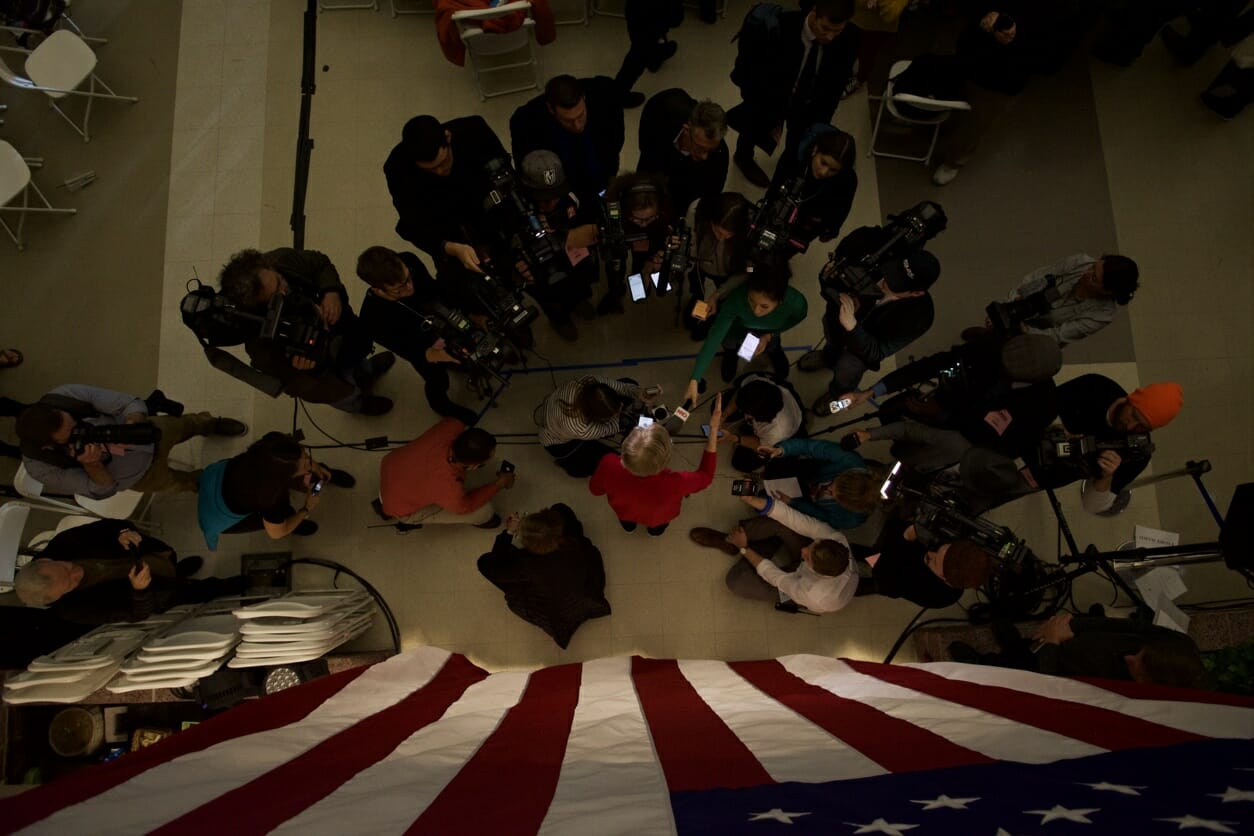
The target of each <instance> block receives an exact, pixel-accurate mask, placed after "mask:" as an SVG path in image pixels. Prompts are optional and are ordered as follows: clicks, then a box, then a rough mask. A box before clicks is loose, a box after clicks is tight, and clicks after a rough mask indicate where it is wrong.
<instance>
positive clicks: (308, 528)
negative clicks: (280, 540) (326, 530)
mask: <svg viewBox="0 0 1254 836" xmlns="http://www.w3.org/2000/svg"><path fill="white" fill-rule="evenodd" d="M317 531H318V524H317V523H316V522H314V521H313V520H301V521H300V525H298V526H296V530H295V531H293V532H292V533H293V534H295V535H296V536H297V537H308V536H309V535H310V534H314V533H316V532H317Z"/></svg>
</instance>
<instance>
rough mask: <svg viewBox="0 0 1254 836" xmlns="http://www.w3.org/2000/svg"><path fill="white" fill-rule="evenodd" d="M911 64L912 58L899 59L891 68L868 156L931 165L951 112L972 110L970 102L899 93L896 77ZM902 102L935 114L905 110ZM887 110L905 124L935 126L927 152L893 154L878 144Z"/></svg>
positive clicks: (872, 133)
mask: <svg viewBox="0 0 1254 836" xmlns="http://www.w3.org/2000/svg"><path fill="white" fill-rule="evenodd" d="M909 66H910V62H909V61H898V62H897V63H895V64H893V66H892V68H891V69H889V71H888V86H887V87H885V88H884V95H883V96H881V97H880V107H879V110H878V111H877V112H876V114H875V129H874V130H873V131H872V132H871V150H870V151H868V152H867V156H868V157H870V156H876V157H888V158H890V159H894V160H911V161H912V162H916V163H923V164H924V165H928V164H930V163H931V162H932V154H933V153H934V152H935V151H936V140H937V138H938V137H939V136H940V130H941V125H942V124H944V122H945V120H946V119H948V118H949V116H950V114H952V113H954V112H956V111H962V110H970V109H971V105H970V104H969V103H968V102H964V101H959V100H956V99H930V98H927V97H926V96H915V95H912V94H910V93H898V92H897V91H896V89H895V86H896V80H897V77H898V76H900V75H901V74H902V73H904V72H905V71H906V69H907V68H908V67H909ZM903 104H904V105H907V106H909V107H912V108H916V109H918V110H921V111H926V112H928V113H931V114H934V115H932V116H920V115H915V114H907V113H903V112H902V111H901V109H900V108H899V107H898V105H903ZM885 110H887V111H888V114H889V116H891V117H892V118H893V119H894V120H896V121H898V122H901V123H902V124H906V125H927V126H930V127H931V128H932V141H931V142H930V143H928V146H927V153H926V154H925V155H923V156H922V157H913V156H910V155H908V154H890V153H888V152H886V151H880V150H879V149H878V148H876V147H875V143H876V141H877V140H878V138H879V133H880V123H881V122H882V121H883V119H884V111H885Z"/></svg>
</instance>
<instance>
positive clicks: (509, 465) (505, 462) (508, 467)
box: [500, 459, 514, 473]
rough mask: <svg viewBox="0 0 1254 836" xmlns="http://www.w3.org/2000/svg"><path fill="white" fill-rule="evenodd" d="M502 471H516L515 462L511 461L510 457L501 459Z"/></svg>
mask: <svg viewBox="0 0 1254 836" xmlns="http://www.w3.org/2000/svg"><path fill="white" fill-rule="evenodd" d="M500 472H501V473H513V472H514V463H513V462H511V461H510V460H509V459H501V470H500Z"/></svg>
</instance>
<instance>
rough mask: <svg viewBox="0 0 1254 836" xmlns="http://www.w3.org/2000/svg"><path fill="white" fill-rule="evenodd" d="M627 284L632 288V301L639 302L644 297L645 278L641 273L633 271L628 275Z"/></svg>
mask: <svg viewBox="0 0 1254 836" xmlns="http://www.w3.org/2000/svg"><path fill="white" fill-rule="evenodd" d="M627 286H628V287H630V288H631V301H633V302H639V301H640V300H641V299H643V298H644V279H642V278H641V277H640V274H639V273H632V274H631V275H630V276H628V277H627Z"/></svg>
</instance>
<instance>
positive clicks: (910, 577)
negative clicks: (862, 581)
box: [871, 519, 963, 609]
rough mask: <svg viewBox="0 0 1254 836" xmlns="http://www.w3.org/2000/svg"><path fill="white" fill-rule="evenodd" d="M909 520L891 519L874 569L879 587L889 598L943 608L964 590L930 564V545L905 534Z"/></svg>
mask: <svg viewBox="0 0 1254 836" xmlns="http://www.w3.org/2000/svg"><path fill="white" fill-rule="evenodd" d="M904 530H905V524H904V523H903V522H901V521H899V520H895V519H889V520H888V521H887V522H886V523H885V525H884V529H883V531H882V532H881V533H880V538H879V542H878V543H877V544H876V546H877V547H878V548H879V550H880V556H879V560H877V561H876V562H875V566H874V567H873V568H872V569H871V577H872V578H874V579H875V587H876V591H877V592H878V593H879V594H880V595H885V596H887V597H889V598H905V599H906V600H907V601H909V602H911V603H913V604H918V605H919V606H920V607H931V608H933V609H941V608H944V607H948V606H949V605H951V604H956V603H958V601H959V599H961V598H962V592H963V591H962V590H961V589H955V588H954V587H952V586H950V585H949V584H947V583H945V582H944V581H943V580H941V579H940V578H938V577H937V576H936V573H935V572H933V571H932V570H931V569H929V568H928V565H927V563H926V562H925V558H926V556H927V547H926V546H924V545H923V544H922V543H920V542H918V541H910V540H907V539H905V538H904V537H902V536H901V535H902V532H903V531H904Z"/></svg>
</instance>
